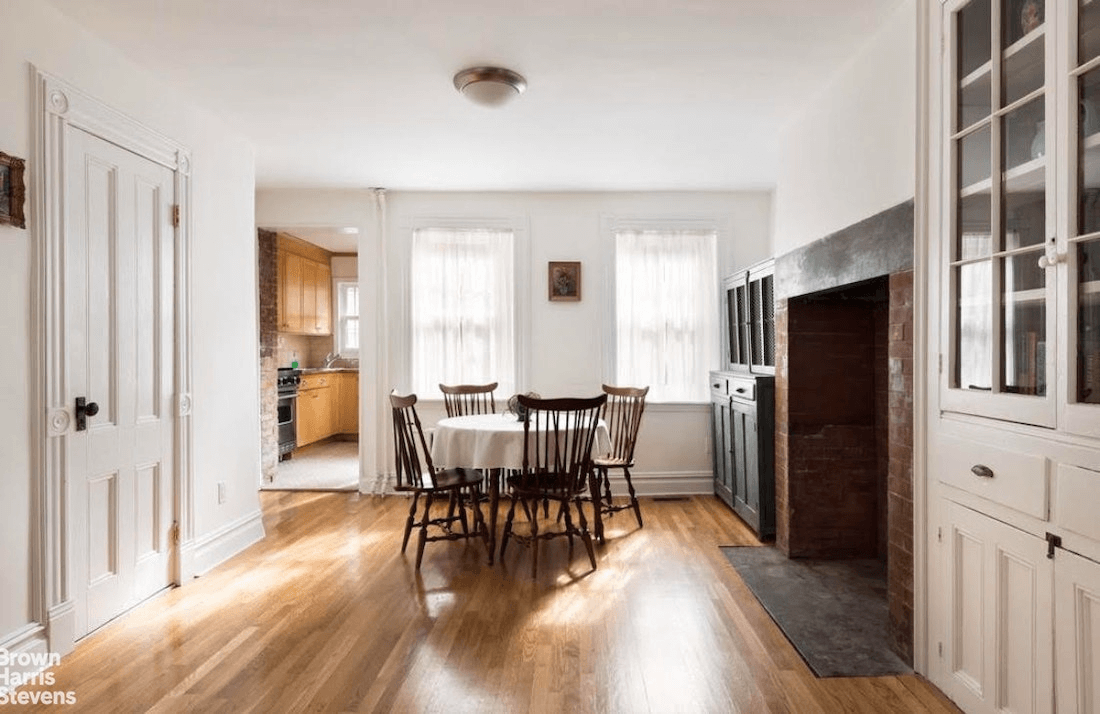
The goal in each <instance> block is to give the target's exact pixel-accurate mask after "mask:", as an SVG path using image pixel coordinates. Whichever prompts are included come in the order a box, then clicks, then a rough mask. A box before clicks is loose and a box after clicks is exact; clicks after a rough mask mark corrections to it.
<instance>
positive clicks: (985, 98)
mask: <svg viewBox="0 0 1100 714" xmlns="http://www.w3.org/2000/svg"><path fill="white" fill-rule="evenodd" d="M990 76H991V75H990V73H989V72H983V73H981V74H979V75H976V76H974V77H970V78H968V79H967V80H966V82H964V83H963V84H960V85H959V125H958V127H956V129H958V130H960V131H961V130H962V129H965V128H966V127H968V126H970V125H971V124H975V123H977V122H979V121H981V120H982V119H985V118H986V117H987V116H989V115H990V113H991V112H992V111H993V95H992V91H993V87H992V84H991V82H990Z"/></svg>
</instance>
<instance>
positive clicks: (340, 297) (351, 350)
mask: <svg viewBox="0 0 1100 714" xmlns="http://www.w3.org/2000/svg"><path fill="white" fill-rule="evenodd" d="M336 354H338V355H340V356H341V357H344V358H349V359H357V358H358V357H359V283H353V282H346V281H342V280H341V281H337V283H336Z"/></svg>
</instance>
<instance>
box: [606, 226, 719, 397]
mask: <svg viewBox="0 0 1100 714" xmlns="http://www.w3.org/2000/svg"><path fill="white" fill-rule="evenodd" d="M613 236H614V239H615V381H616V383H617V384H624V385H634V386H646V385H649V388H650V391H649V395H650V398H651V399H652V400H653V401H656V402H706V401H708V400H709V399H710V393H709V390H708V381H707V380H708V377H709V375H708V374H707V372H709V371H710V370H712V369H715V367H716V366H717V362H718V330H719V327H718V315H719V304H718V269H717V236H718V234H717V231H715V230H622V229H616V230H614V231H613Z"/></svg>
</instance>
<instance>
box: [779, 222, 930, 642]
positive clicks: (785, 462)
mask: <svg viewBox="0 0 1100 714" xmlns="http://www.w3.org/2000/svg"><path fill="white" fill-rule="evenodd" d="M912 268H913V202H912V201H907V202H905V203H902V204H900V205H898V206H895V207H893V208H890V209H888V210H886V211H883V212H882V213H879V214H876V215H875V216H872V217H870V218H868V219H866V220H863V221H860V222H859V223H856V224H854V225H852V226H849V227H848V228H845V229H843V230H840V231H837V232H836V233H833V234H831V235H829V236H826V237H824V238H822V239H820V240H817V241H814V242H813V243H810V244H809V245H806V246H804V247H802V248H799V249H797V250H795V251H792V252H791V253H788V254H786V255H783V256H780V257H778V258H777V259H776V263H775V290H776V321H775V325H776V373H775V421H776V424H775V428H776V436H775V481H776V483H775V501H776V546H777V547H778V548H779V549H780V550H781V551H782V552H783V553H784V554H786V555H787V556H788V557H792V558H799V557H806V558H866V557H872V558H879V559H884V560H885V561H886V566H887V568H886V569H887V600H888V605H889V612H890V623H889V633H888V635H889V639H890V642H891V646H892V648H893V649H894V650H895V651H896V652H897V653H898V655H899V656H901V657H902V658H903V659H905V660H906V662H909V663H911V662H912V650H913V624H912V623H913V495H912V494H913V489H912V484H913V469H912V454H913V451H912V442H913V438H912V434H913V361H912V356H913V270H912Z"/></svg>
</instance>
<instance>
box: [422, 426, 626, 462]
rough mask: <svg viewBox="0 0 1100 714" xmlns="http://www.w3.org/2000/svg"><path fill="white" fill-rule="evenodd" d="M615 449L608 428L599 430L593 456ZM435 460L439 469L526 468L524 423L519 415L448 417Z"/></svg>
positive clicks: (437, 431) (434, 450)
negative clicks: (612, 447)
mask: <svg viewBox="0 0 1100 714" xmlns="http://www.w3.org/2000/svg"><path fill="white" fill-rule="evenodd" d="M610 450H611V437H610V435H609V434H608V432H607V425H606V424H604V422H603V420H602V419H601V420H600V423H599V425H598V426H597V427H596V441H595V444H593V447H592V454H593V456H599V455H601V454H606V453H608V452H609V451H610ZM432 461H433V462H434V463H435V465H436V466H437V467H451V468H457V467H460V466H462V467H466V468H474V469H521V468H523V422H521V421H517V420H516V415H515V414H472V415H470V416H460V417H448V418H447V419H442V420H440V422H439V423H438V424H436V427H435V437H434V441H432Z"/></svg>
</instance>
